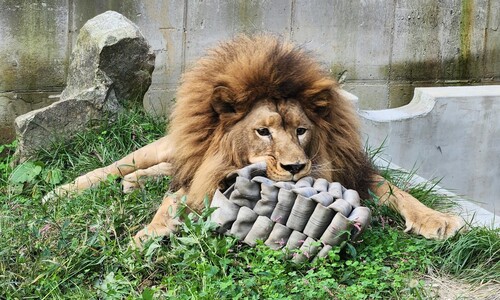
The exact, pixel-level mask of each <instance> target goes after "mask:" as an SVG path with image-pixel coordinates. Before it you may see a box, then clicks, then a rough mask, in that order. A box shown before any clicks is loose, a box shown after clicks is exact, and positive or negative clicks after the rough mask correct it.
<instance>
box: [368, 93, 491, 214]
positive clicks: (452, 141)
mask: <svg viewBox="0 0 500 300" xmlns="http://www.w3.org/2000/svg"><path fill="white" fill-rule="evenodd" d="M359 114H360V116H361V119H362V126H363V132H364V133H365V134H366V138H367V143H368V145H369V146H370V147H371V148H376V147H379V146H381V145H383V147H384V149H383V154H384V156H385V159H387V160H388V161H390V162H393V163H395V164H396V165H399V166H401V167H403V168H405V169H407V170H411V169H416V173H417V174H418V175H420V176H422V177H423V178H426V179H428V180H429V179H441V181H440V185H441V186H442V187H444V188H446V189H448V190H450V191H452V192H454V193H455V194H458V195H461V196H463V197H464V198H466V199H470V200H471V201H473V202H474V203H476V204H477V205H479V206H481V207H482V208H485V209H487V210H488V211H490V212H493V213H494V214H496V215H500V86H499V85H495V86H474V87H472V86H468V87H435V88H417V89H415V95H414V98H413V100H412V101H411V102H410V103H409V104H408V105H405V106H402V107H399V108H394V109H384V110H360V111H359ZM499 218H500V217H499Z"/></svg>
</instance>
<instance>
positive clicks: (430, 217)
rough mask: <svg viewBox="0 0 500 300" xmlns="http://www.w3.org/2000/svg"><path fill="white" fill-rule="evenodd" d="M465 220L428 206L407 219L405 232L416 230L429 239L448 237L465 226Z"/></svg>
mask: <svg viewBox="0 0 500 300" xmlns="http://www.w3.org/2000/svg"><path fill="white" fill-rule="evenodd" d="M464 225H465V222H464V220H463V219H462V218H460V217H459V216H455V215H450V214H445V213H442V212H439V211H435V210H432V209H429V208H427V209H426V210H425V211H424V212H419V213H415V214H412V216H411V217H408V218H407V219H406V229H405V232H409V231H411V232H414V233H416V234H420V235H422V236H424V237H425V238H428V239H439V240H441V239H447V238H449V237H452V236H454V235H455V234H456V233H457V232H459V231H460V230H462V229H463V228H464Z"/></svg>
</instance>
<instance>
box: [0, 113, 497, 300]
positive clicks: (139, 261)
mask: <svg viewBox="0 0 500 300" xmlns="http://www.w3.org/2000/svg"><path fill="white" fill-rule="evenodd" d="M164 128H165V125H164V123H163V122H162V121H161V120H157V119H156V118H152V117H148V116H147V115H144V114H143V113H140V112H134V111H133V112H129V113H127V114H124V115H122V116H121V117H120V118H119V119H118V120H117V122H116V123H114V124H113V125H101V126H97V127H94V129H92V130H89V131H86V132H83V133H81V134H79V135H78V136H76V137H75V138H73V139H72V140H71V141H70V142H66V143H61V144H59V145H57V147H56V148H55V149H54V150H52V151H50V152H45V153H40V155H39V156H38V157H36V158H35V159H33V160H32V161H29V162H26V163H24V164H22V165H20V166H18V167H16V168H15V169H12V168H11V167H10V162H11V160H12V152H13V149H14V148H15V145H14V144H13V145H3V146H0V150H1V151H3V152H7V153H8V155H7V156H5V157H3V158H2V159H1V161H0V170H1V171H2V172H1V173H0V205H1V211H0V298H2V299H3V298H6V299H21V298H28V299H29V298H34V299H59V298H60V299H68V298H69V299H71V298H72V299H101V298H102V299H164V298H173V299H193V298H194V299H297V298H301V299H321V298H338V299H422V298H426V296H427V294H426V291H425V287H424V283H423V281H421V280H420V278H421V275H422V274H424V273H426V271H427V269H428V268H434V269H436V268H438V269H439V270H442V271H443V272H447V273H449V274H451V275H453V276H455V277H460V278H466V279H467V280H468V281H471V282H484V281H488V280H489V281H494V280H498V275H497V274H500V266H499V264H500V262H499V255H500V254H499V253H500V239H499V234H500V232H499V231H498V230H488V229H484V228H475V229H473V230H471V231H469V232H468V233H465V234H462V235H460V236H457V237H455V238H453V239H450V240H448V241H444V242H436V241H429V240H425V239H423V238H420V237H417V236H414V235H409V234H405V233H403V232H402V228H404V222H402V220H401V218H400V217H399V216H397V215H395V214H394V213H392V212H391V211H390V210H388V209H387V208H385V207H377V206H376V205H371V206H372V209H373V211H374V218H373V222H372V225H371V228H370V230H368V231H367V232H365V234H364V235H363V237H362V239H363V241H362V242H359V243H356V244H353V245H348V246H347V247H343V248H335V249H334V250H333V251H331V252H330V253H329V256H328V257H327V258H325V259H318V260H316V261H314V262H312V263H306V264H294V263H291V262H290V259H289V258H287V256H286V253H283V252H282V251H273V250H270V249H268V248H267V247H265V246H264V245H262V244H258V245H257V246H256V247H254V248H251V247H248V246H246V245H244V244H241V243H239V242H238V241H236V240H235V239H234V238H232V237H228V236H221V235H217V234H214V233H213V228H214V224H213V223H211V222H209V221H207V217H208V215H209V213H210V210H206V211H205V212H204V213H203V214H202V215H201V216H198V215H195V214H190V215H184V219H185V220H186V221H185V222H184V223H183V225H182V226H181V230H180V232H179V233H178V234H176V235H172V236H171V237H170V238H169V239H165V240H159V239H156V240H151V241H149V242H147V243H146V245H145V247H144V249H143V250H138V249H135V248H134V247H132V246H131V241H132V236H133V235H134V234H135V233H136V232H137V231H138V230H140V229H141V228H142V226H144V224H146V223H147V222H148V221H149V220H150V219H151V218H152V215H153V214H154V212H155V210H156V208H157V207H158V206H159V204H160V202H161V199H162V196H163V194H164V192H165V191H166V190H167V189H168V184H169V178H164V179H161V180H152V181H149V182H148V183H147V184H146V187H145V188H144V189H142V190H138V191H134V192H133V193H131V194H126V195H125V194H123V193H122V192H121V190H120V184H119V183H118V182H117V180H116V178H111V177H110V178H109V180H108V181H107V182H105V183H103V184H101V185H100V186H99V187H98V188H96V189H93V190H88V191H86V192H84V193H82V194H81V195H78V196H73V197H69V198H62V199H57V200H54V201H51V202H48V203H45V204H42V201H41V198H42V196H43V195H44V194H46V193H47V192H49V191H50V190H52V189H53V188H54V186H56V185H58V184H60V183H63V182H67V181H70V180H72V179H73V178H75V177H76V176H78V175H80V174H83V173H85V172H87V171H90V170H92V169H95V168H97V167H101V166H103V165H106V164H109V163H111V162H113V161H115V160H117V159H118V158H120V157H122V156H123V155H125V154H127V153H129V152H131V151H133V150H135V149H137V148H139V147H141V146H143V145H145V144H147V143H149V142H151V141H153V140H155V139H156V138H158V137H160V136H161V135H162V134H163V132H164ZM386 175H387V176H391V177H392V179H393V180H394V181H395V182H398V183H399V184H400V186H402V187H403V188H404V189H406V190H408V191H409V192H411V193H412V194H414V195H416V196H417V197H419V198H420V199H421V200H422V201H424V202H425V203H427V204H428V205H430V206H433V207H436V206H437V207H442V205H443V204H444V205H445V206H447V205H449V203H451V202H450V199H448V198H446V197H444V196H440V195H436V194H435V193H433V192H432V189H431V186H424V185H422V186H417V187H410V186H406V182H407V180H408V175H407V174H400V173H398V172H392V173H391V172H388V173H387V174H386Z"/></svg>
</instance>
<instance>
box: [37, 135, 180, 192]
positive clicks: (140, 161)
mask: <svg viewBox="0 0 500 300" xmlns="http://www.w3.org/2000/svg"><path fill="white" fill-rule="evenodd" d="M174 146H175V145H173V144H172V143H171V142H170V138H169V136H165V137H162V138H160V139H158V140H156V141H155V142H153V143H151V144H148V145H146V146H144V147H142V148H140V149H137V150H136V151H134V152H132V153H130V154H128V155H127V156H125V157H123V158H122V159H120V160H118V161H116V162H114V163H112V164H110V165H109V166H106V167H103V168H99V169H96V170H93V171H90V172H88V173H87V174H84V175H82V176H80V177H78V178H76V179H75V180H74V181H73V182H71V183H68V184H65V185H62V186H59V187H58V188H56V189H55V190H54V191H53V192H51V194H49V195H47V196H46V198H44V200H47V199H49V198H51V197H54V196H64V195H66V194H68V193H74V192H79V191H82V190H85V189H88V188H90V187H93V186H95V185H97V184H98V183H99V182H101V181H104V180H106V178H107V177H108V175H117V176H120V177H123V176H125V175H127V174H130V173H132V172H135V171H136V170H137V169H147V168H149V167H151V166H153V165H157V164H159V163H160V162H168V161H169V160H170V158H171V157H172V153H173V152H174V151H175V150H174Z"/></svg>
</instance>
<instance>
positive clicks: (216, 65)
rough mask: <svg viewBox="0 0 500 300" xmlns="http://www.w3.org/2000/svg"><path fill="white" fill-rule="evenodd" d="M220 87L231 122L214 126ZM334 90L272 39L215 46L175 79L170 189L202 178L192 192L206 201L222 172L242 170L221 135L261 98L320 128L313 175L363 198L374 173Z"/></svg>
mask: <svg viewBox="0 0 500 300" xmlns="http://www.w3.org/2000/svg"><path fill="white" fill-rule="evenodd" d="M219 86H224V87H227V88H229V89H230V90H231V91H232V93H233V99H232V101H233V103H232V107H233V108H234V113H232V114H231V117H225V118H221V117H219V115H218V114H217V113H216V111H215V110H214V108H213V92H214V89H215V88H216V87H219ZM338 89H339V87H338V85H337V83H336V82H335V81H334V80H332V79H331V78H330V77H329V76H328V75H327V74H326V73H325V72H324V71H322V70H321V68H320V66H319V64H318V63H317V62H315V61H314V60H313V59H312V58H311V56H310V55H309V54H308V53H307V52H306V51H304V50H302V49H300V48H297V47H294V46H292V45H291V44H289V43H286V42H283V41H282V40H280V39H278V38H275V37H273V36H269V35H257V36H252V37H248V36H239V37H237V38H235V39H233V40H231V41H229V42H226V43H223V44H220V45H219V46H218V47H216V48H215V49H212V50H210V51H209V53H208V54H207V56H205V57H203V58H201V59H200V60H199V61H198V62H197V63H196V64H195V65H194V66H193V68H191V70H189V71H188V72H186V73H185V74H184V76H183V78H182V81H181V85H180V87H179V90H178V93H177V102H176V105H175V108H174V110H173V112H172V116H171V121H170V135H171V137H172V139H171V141H173V143H175V148H176V151H175V157H174V159H173V164H174V168H175V172H174V174H175V175H174V178H173V181H172V187H173V188H189V187H190V186H191V183H192V182H193V179H194V178H195V176H206V180H207V183H206V184H204V185H203V186H202V187H199V188H201V189H204V190H205V191H204V192H205V193H206V194H208V195H211V194H212V193H213V192H214V191H215V189H216V188H217V187H218V184H219V183H220V182H221V181H222V180H223V179H224V177H225V176H226V174H227V173H228V172H230V171H232V170H234V169H238V168H241V167H243V165H241V164H242V163H244V162H242V161H241V160H240V158H238V157H237V155H235V153H234V152H235V151H234V149H230V146H229V145H230V144H229V143H228V141H225V140H224V139H225V137H226V136H227V135H225V133H227V132H229V131H231V130H232V126H233V125H234V124H236V123H237V122H238V121H239V120H241V119H242V118H243V117H244V116H245V115H246V114H247V113H248V112H249V111H250V109H251V108H252V106H253V104H254V103H255V102H256V101H258V100H259V99H260V98H262V97H267V98H271V99H272V98H281V99H286V98H294V99H297V100H299V101H300V103H301V105H302V107H303V109H304V110H305V112H306V114H307V116H308V117H309V119H310V120H311V121H312V122H314V123H315V124H316V126H317V127H318V128H319V130H317V132H318V134H316V136H314V137H313V140H312V144H311V149H310V152H311V153H308V154H309V156H310V158H312V160H313V175H319V176H322V177H324V178H326V179H328V180H332V181H339V182H341V183H342V184H343V185H344V186H346V187H348V188H352V189H356V190H358V191H360V193H362V194H365V195H364V196H366V192H367V191H368V187H369V184H370V182H369V181H368V180H369V179H370V178H371V175H372V173H373V169H372V167H371V164H370V163H369V161H368V159H367V158H366V154H365V152H364V151H363V148H362V144H361V141H360V136H359V132H358V119H357V116H356V113H355V111H354V109H353V106H352V104H351V103H350V102H349V101H347V100H345V99H344V98H342V97H341V96H340V94H339V92H338ZM211 160H213V161H214V163H213V164H217V165H215V166H214V165H213V164H212V165H211V163H210V161H211ZM203 168H208V169H210V168H211V170H208V169H207V170H203ZM204 172H205V173H209V174H203V173H204ZM207 175H208V176H207ZM196 188H198V187H196ZM190 194H191V192H190Z"/></svg>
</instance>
